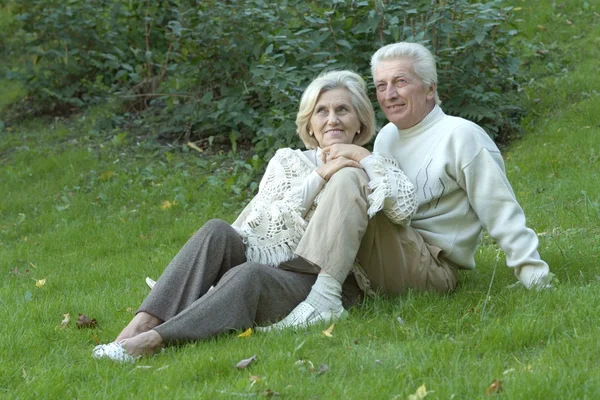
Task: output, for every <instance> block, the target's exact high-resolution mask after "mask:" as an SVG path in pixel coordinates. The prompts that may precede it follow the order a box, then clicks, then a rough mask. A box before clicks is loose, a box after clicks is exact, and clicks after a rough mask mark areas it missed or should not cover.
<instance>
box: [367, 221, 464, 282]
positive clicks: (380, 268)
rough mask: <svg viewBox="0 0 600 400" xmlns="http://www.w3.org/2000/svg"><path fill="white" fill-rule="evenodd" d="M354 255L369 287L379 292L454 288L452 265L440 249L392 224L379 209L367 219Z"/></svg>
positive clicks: (405, 229) (408, 229) (413, 230)
mask: <svg viewBox="0 0 600 400" xmlns="http://www.w3.org/2000/svg"><path fill="white" fill-rule="evenodd" d="M357 258H358V260H359V262H360V264H361V266H362V267H363V269H364V271H365V272H366V274H367V276H368V277H369V279H370V281H371V287H372V288H373V290H375V291H379V292H380V293H383V294H401V293H403V292H404V291H405V290H406V289H417V290H432V291H436V292H440V293H447V292H449V291H452V290H454V289H455V288H456V284H457V270H456V267H455V266H453V265H452V264H451V263H450V262H449V261H447V260H444V258H443V256H442V255H441V249H440V248H438V247H435V246H431V245H428V244H427V243H425V241H424V240H423V238H422V237H421V235H420V234H419V233H418V232H417V231H416V230H415V229H413V228H411V227H404V226H400V225H395V224H393V223H392V222H391V221H390V220H389V219H388V218H387V217H386V216H385V215H384V214H383V213H381V212H380V213H377V215H375V217H373V218H372V219H371V220H370V221H369V225H368V227H367V231H366V233H365V235H364V237H363V240H362V243H361V246H360V248H359V250H358V254H357Z"/></svg>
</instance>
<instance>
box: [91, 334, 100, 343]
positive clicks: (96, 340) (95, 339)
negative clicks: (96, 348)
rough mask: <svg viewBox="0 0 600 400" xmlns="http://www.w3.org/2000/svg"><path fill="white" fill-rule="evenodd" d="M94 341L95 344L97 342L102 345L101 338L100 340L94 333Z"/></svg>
mask: <svg viewBox="0 0 600 400" xmlns="http://www.w3.org/2000/svg"><path fill="white" fill-rule="evenodd" d="M92 339H94V342H96V344H100V338H98V336H96V335H94V334H93V333H92Z"/></svg>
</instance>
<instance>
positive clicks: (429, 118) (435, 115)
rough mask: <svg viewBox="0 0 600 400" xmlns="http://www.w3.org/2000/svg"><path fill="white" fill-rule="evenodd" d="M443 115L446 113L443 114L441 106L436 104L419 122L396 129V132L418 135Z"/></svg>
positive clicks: (403, 134)
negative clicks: (408, 126)
mask: <svg viewBox="0 0 600 400" xmlns="http://www.w3.org/2000/svg"><path fill="white" fill-rule="evenodd" d="M445 115H446V114H444V111H442V109H441V107H440V106H438V105H437V104H436V105H435V106H434V107H433V110H431V111H430V112H429V114H427V115H426V116H425V118H423V120H422V121H421V122H419V123H418V124H416V125H415V126H413V127H410V128H408V129H398V133H399V134H400V136H403V137H409V136H417V135H420V134H421V133H423V132H425V131H426V130H428V129H429V128H431V127H432V126H433V125H434V124H436V123H438V122H439V121H440V120H441V119H442V118H444V116H445Z"/></svg>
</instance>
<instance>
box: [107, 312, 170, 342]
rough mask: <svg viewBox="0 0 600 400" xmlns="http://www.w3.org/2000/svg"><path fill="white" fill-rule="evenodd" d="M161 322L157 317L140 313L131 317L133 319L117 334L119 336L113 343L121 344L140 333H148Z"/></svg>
mask: <svg viewBox="0 0 600 400" xmlns="http://www.w3.org/2000/svg"><path fill="white" fill-rule="evenodd" d="M162 322H163V321H162V320H161V319H160V318H158V317H155V316H154V315H152V314H148V313H147V312H143V311H142V312H140V313H137V314H136V315H135V317H133V319H132V320H131V321H130V322H129V324H127V326H126V327H125V329H123V330H122V331H121V333H119V336H117V338H116V339H115V342H117V343H118V342H121V341H122V340H125V339H130V338H133V337H135V336H137V335H139V334H141V333H144V332H148V331H149V330H151V329H154V328H156V327H157V326H158V325H160V324H162Z"/></svg>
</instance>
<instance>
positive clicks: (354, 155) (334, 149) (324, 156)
mask: <svg viewBox="0 0 600 400" xmlns="http://www.w3.org/2000/svg"><path fill="white" fill-rule="evenodd" d="M370 155H371V152H370V151H369V150H367V149H365V148H364V147H361V146H357V145H355V144H343V143H336V144H332V145H331V146H328V147H325V148H324V149H323V152H322V153H321V160H322V161H323V163H329V162H331V161H332V160H335V159H337V158H339V157H344V158H346V159H349V160H353V161H355V162H357V163H359V162H360V160H362V159H363V158H365V157H367V156H370Z"/></svg>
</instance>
